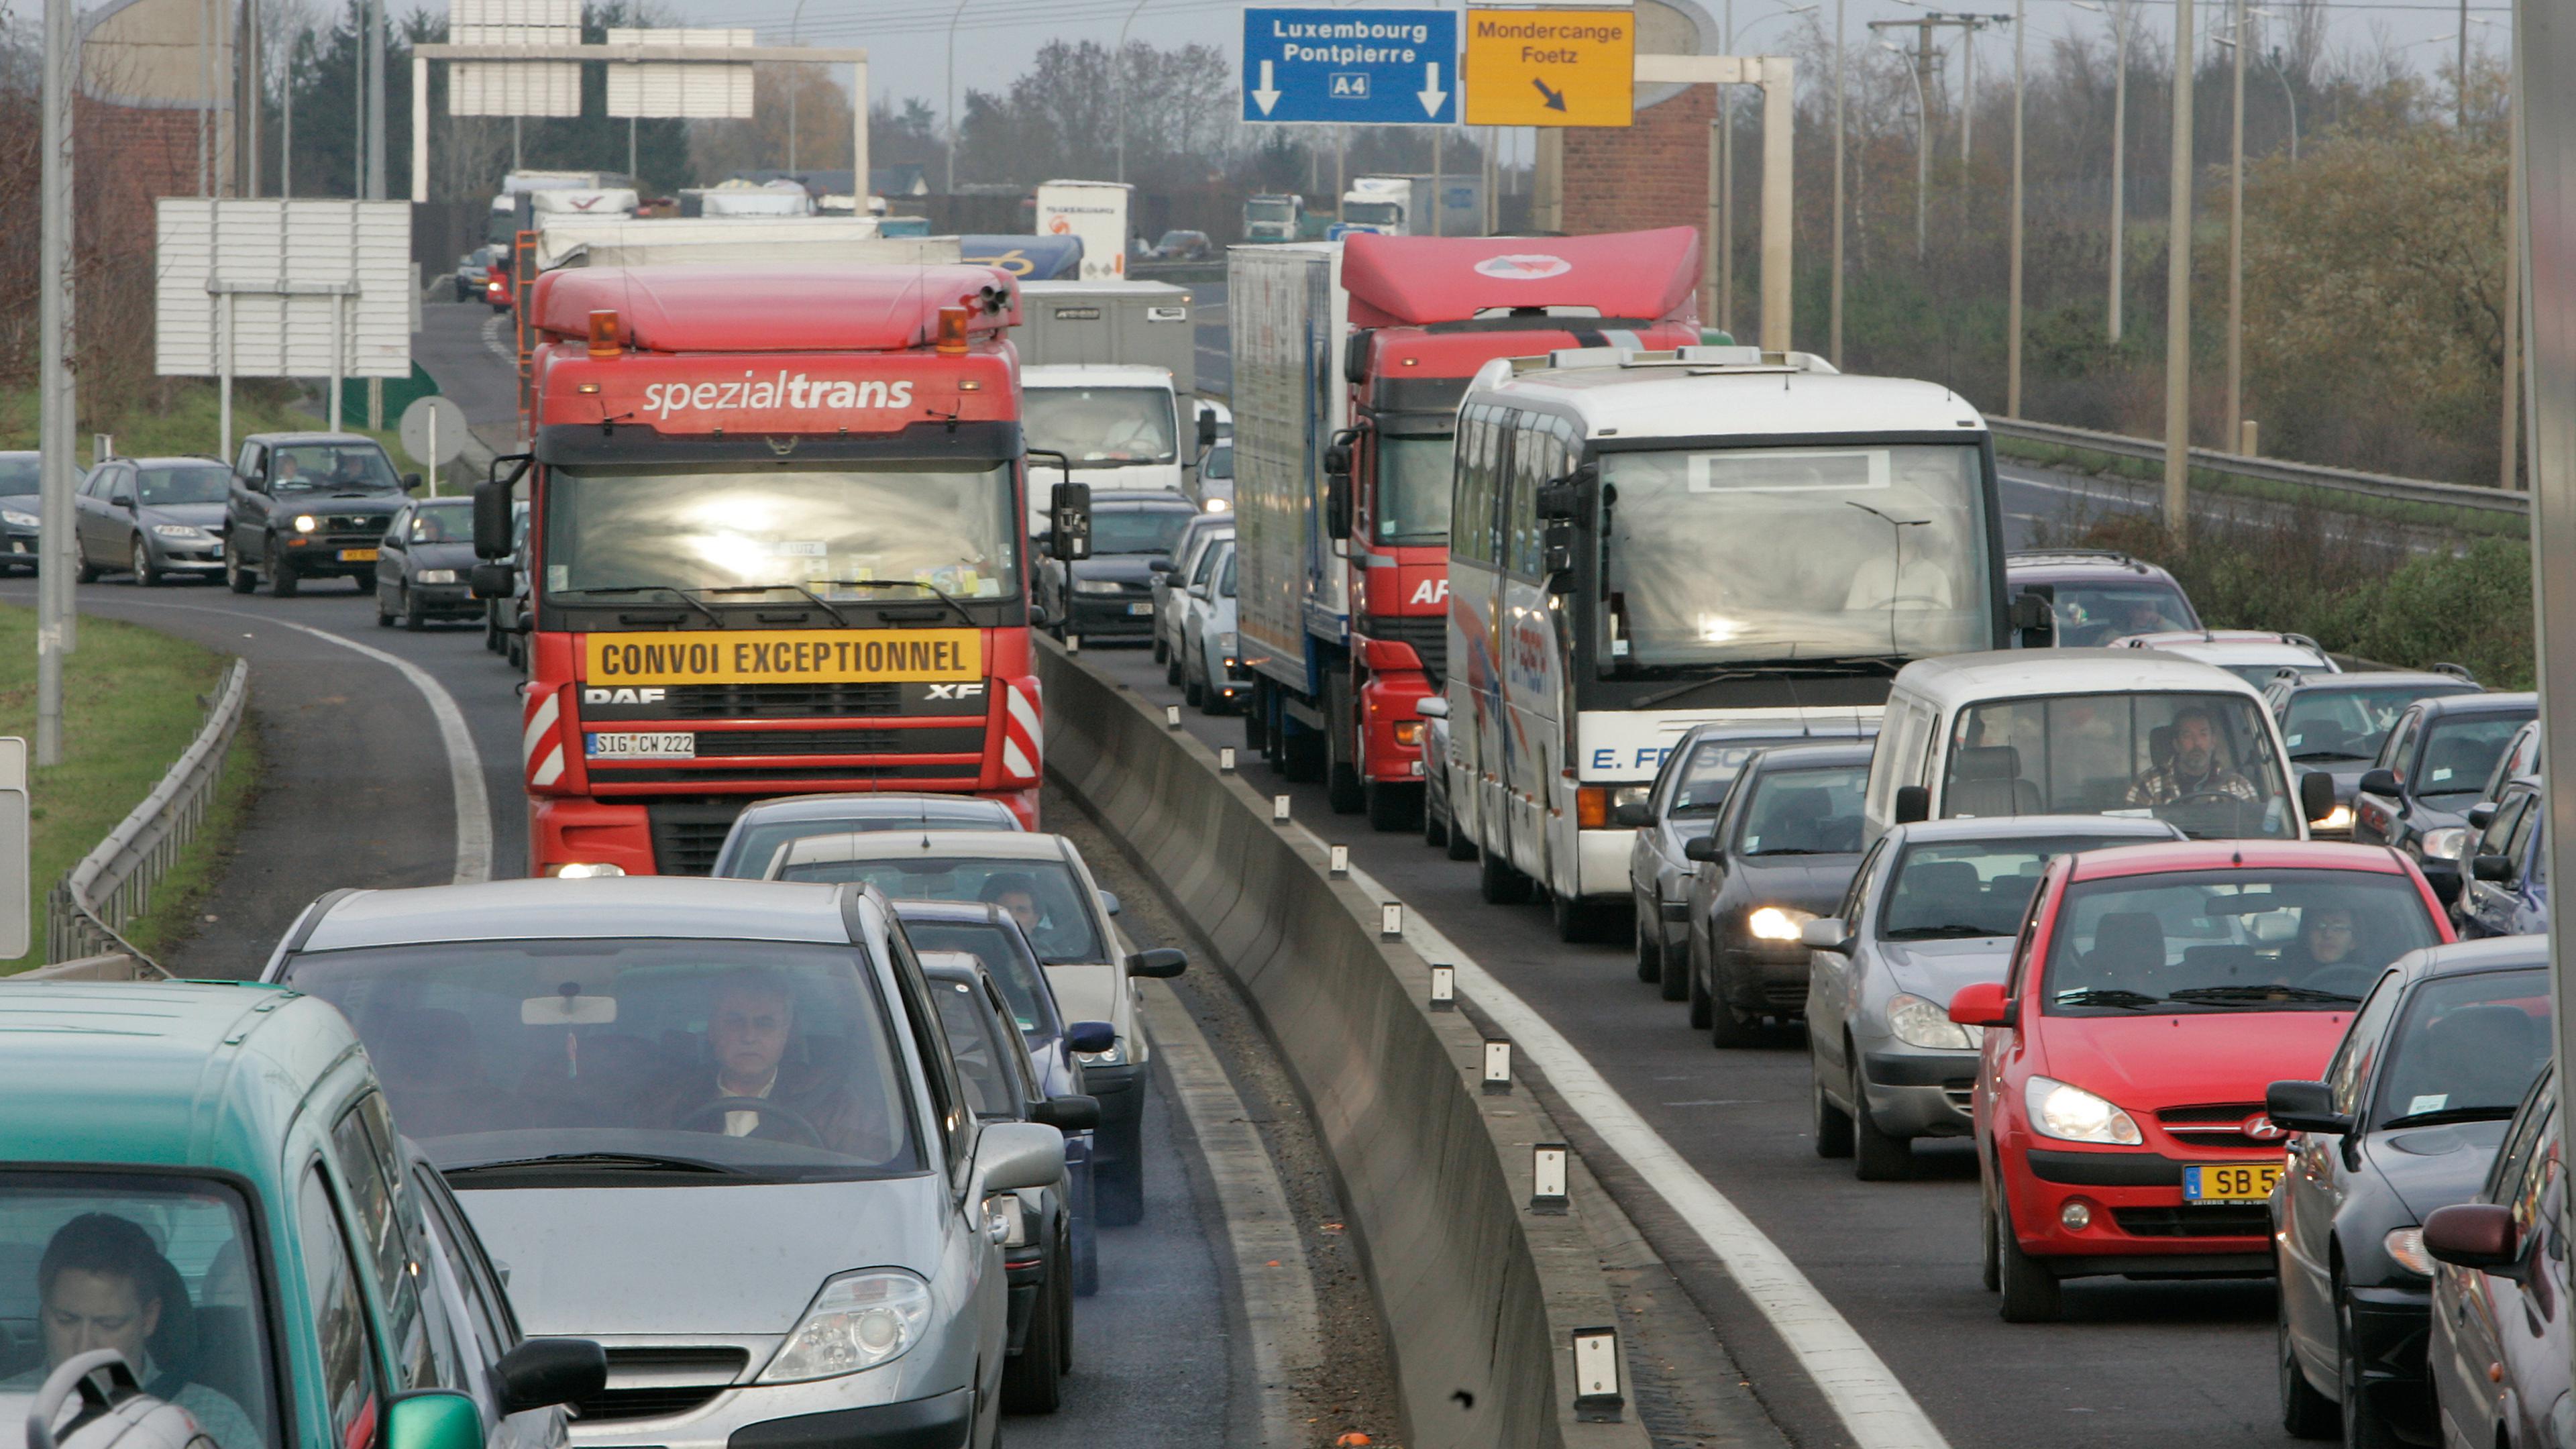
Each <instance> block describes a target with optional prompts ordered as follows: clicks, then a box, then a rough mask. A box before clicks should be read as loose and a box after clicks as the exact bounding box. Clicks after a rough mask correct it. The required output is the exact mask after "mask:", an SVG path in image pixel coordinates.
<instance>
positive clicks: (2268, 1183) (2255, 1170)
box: [2182, 1162, 2281, 1205]
mask: <svg viewBox="0 0 2576 1449" xmlns="http://www.w3.org/2000/svg"><path fill="white" fill-rule="evenodd" d="M2280 1180H2281V1164H2279V1163H2277V1162H2225V1163H2213V1164H2210V1165H2208V1166H2203V1167H2186V1168H2184V1169H2183V1170H2182V1200H2183V1201H2184V1202H2187V1203H2208V1204H2212V1205H2216V1204H2221V1203H2249V1202H2261V1201H2263V1200H2264V1199H2266V1198H2268V1197H2270V1196H2271V1195H2272V1184H2274V1183H2276V1182H2279V1181H2280Z"/></svg>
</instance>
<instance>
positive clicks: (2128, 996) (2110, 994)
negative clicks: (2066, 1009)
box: [2057, 986, 2164, 1011]
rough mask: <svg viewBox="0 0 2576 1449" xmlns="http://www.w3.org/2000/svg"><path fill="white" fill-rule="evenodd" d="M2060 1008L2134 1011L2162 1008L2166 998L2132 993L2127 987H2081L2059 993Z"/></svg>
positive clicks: (2136, 992) (2137, 992)
mask: <svg viewBox="0 0 2576 1449" xmlns="http://www.w3.org/2000/svg"><path fill="white" fill-rule="evenodd" d="M2057 1004H2058V1005H2060V1006H2120V1007H2127V1008H2128V1009H2130V1010H2132V1011H2134V1010H2137V1009H2138V1008H2140V1007H2145V1006H2161V1005H2163V1004H2164V998H2163V997H2161V996H2149V995H2148V994H2146V993H2145V992H2143V991H2131V990H2130V989H2129V988H2127V987H2125V986H2080V987H2077V988H2076V989H2075V990H2073V991H2061V992H2059V993H2057Z"/></svg>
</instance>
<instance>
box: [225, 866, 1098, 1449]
mask: <svg viewBox="0 0 2576 1449" xmlns="http://www.w3.org/2000/svg"><path fill="white" fill-rule="evenodd" d="M262 979H263V980H266V981H270V982H275V983H279V984H283V985H288V986H292V987H294V988H296V989H297V990H300V991H305V992H309V993H311V994H313V995H316V996H319V997H322V998H324V999H326V1000H328V1001H330V1002H331V1003H333V1004H334V1005H336V1006H338V1007H339V1008H340V1010H341V1011H342V1012H343V1013H345V1014H346V1015H347V1016H348V1018H349V1020H350V1021H351V1022H352V1023H353V1024H354V1025H355V1026H356V1027H357V1030H358V1034H359V1037H360V1039H361V1040H363V1041H364V1042H366V1044H367V1046H368V1048H369V1050H370V1052H371V1054H378V1055H379V1056H380V1066H379V1072H380V1074H381V1076H382V1078H383V1081H384V1086H385V1091H386V1093H387V1095H388V1096H389V1097H391V1099H392V1101H393V1105H394V1110H395V1112H396V1114H397V1115H398V1116H399V1118H400V1119H401V1121H402V1123H403V1126H404V1128H405V1130H406V1131H407V1132H408V1133H409V1134H410V1135H411V1136H412V1137H413V1138H415V1139H416V1140H418V1141H419V1142H420V1144H421V1146H422V1148H423V1149H424V1150H425V1151H426V1152H427V1153H428V1154H429V1157H430V1159H431V1161H433V1162H434V1163H436V1164H437V1166H438V1169H439V1171H440V1172H441V1173H442V1174H443V1175H444V1176H445V1177H446V1179H447V1181H448V1183H449V1184H450V1185H451V1186H452V1187H453V1188H454V1189H455V1190H456V1192H457V1195H458V1197H459V1198H460V1200H462V1201H463V1203H464V1204H465V1208H466V1212H467V1215H468V1216H469V1217H471V1218H472V1220H473V1223H474V1226H475V1229H476V1231H477V1232H478V1234H479V1235H480V1236H481V1237H482V1239H483V1241H484V1242H485V1243H486V1244H487V1245H488V1246H489V1247H490V1249H491V1250H492V1254H493V1256H494V1257H495V1258H496V1259H498V1260H499V1261H501V1262H502V1263H504V1264H506V1265H507V1271H508V1272H509V1273H510V1275H511V1276H510V1292H511V1298H512V1300H513V1301H514V1302H515V1303H516V1304H517V1306H518V1308H519V1311H520V1315H521V1317H522V1318H523V1319H525V1320H526V1322H527V1325H528V1328H529V1331H530V1332H532V1333H538V1334H577V1335H580V1336H583V1337H589V1338H596V1339H598V1340H599V1341H600V1342H601V1344H603V1345H604V1346H605V1347H606V1349H607V1354H608V1384H607V1387H606V1389H605V1390H604V1391H603V1392H601V1393H600V1394H599V1395H597V1396H596V1397H595V1398H594V1399H592V1400H589V1401H585V1402H583V1403H582V1404H580V1405H579V1408H580V1417H579V1419H578V1420H577V1421H576V1422H575V1424H574V1427H573V1442H574V1444H575V1445H576V1446H605V1445H632V1444H639V1443H649V1444H654V1445H660V1446H668V1449H786V1446H801V1445H807V1444H812V1443H818V1442H824V1441H827V1440H828V1441H830V1442H836V1443H874V1442H905V1443H911V1442H924V1443H930V1442H935V1443H941V1444H963V1445H971V1446H977V1449H981V1446H985V1445H989V1444H990V1443H991V1442H992V1438H993V1435H994V1433H995V1430H996V1422H997V1416H998V1414H999V1412H1000V1394H999V1387H1000V1382H1001V1377H1002V1370H1003V1364H1004V1357H1005V1348H1006V1338H1005V1333H1006V1302H1005V1291H1006V1290H1005V1275H1004V1268H1003V1260H1002V1247H1001V1241H1002V1238H1003V1237H1004V1236H1005V1233H1004V1232H1003V1231H1001V1229H1002V1228H1004V1227H1006V1226H1007V1223H1006V1219H1005V1217H1004V1216H1003V1215H1002V1214H1001V1213H999V1212H998V1211H997V1205H996V1201H995V1200H996V1198H997V1197H998V1196H999V1195H1002V1194H1006V1193H1012V1192H1016V1191H1018V1190H1020V1189H1023V1188H1031V1187H1041V1186H1045V1185H1047V1184H1050V1183H1053V1182H1055V1181H1057V1180H1059V1179H1060V1177H1061V1176H1062V1174H1063V1170H1064V1141H1063V1137H1062V1134H1060V1133H1059V1132H1058V1131H1057V1130H1056V1129H1055V1128H1053V1127H1049V1126H1044V1125H1042V1124H1038V1123H1032V1122H985V1123H979V1122H978V1121H977V1119H976V1116H975V1114H974V1113H973V1112H972V1111H971V1110H968V1107H967V1097H966V1094H965V1091H964V1088H963V1086H962V1085H961V1083H960V1080H959V1077H958V1074H957V1067H956V1063H955V1061H954V1059H953V1058H952V1057H951V1055H950V1050H949V1047H948V1043H947V1039H946V1036H945V1033H944V1032H943V1031H942V1030H941V1028H940V1025H939V1018H938V1013H937V1008H936V1007H935V1006H934V1005H933V1004H932V1000H931V997H930V993H929V989H928V985H927V983H926V981H925V979H924V976H923V973H922V969H921V964H920V962H919V960H918V959H917V958H916V957H915V956H914V954H913V951H912V948H911V946H910V944H909V943H908V942H907V941H906V940H905V938H904V935H903V932H902V931H901V929H900V928H899V927H897V926H896V925H895V924H894V920H893V915H892V912H891V911H889V910H888V909H887V906H886V903H885V900H884V898H883V897H881V896H879V895H878V894H877V893H876V892H874V891H870V890H867V889H865V888H863V887H857V886H813V885H806V886H797V885H781V884H772V883H766V882H759V881H732V880H705V879H689V878H685V877H670V876H661V877H638V878H633V879H627V878H608V879H598V880H516V881H499V882H493V883H490V884H484V885H459V886H435V887H428V888H424V889H417V890H388V891H336V892H333V893H332V894H330V895H327V896H324V897H323V898H321V899H320V900H318V901H316V902H314V903H313V905H311V906H309V907H307V908H306V910H305V912H304V914H303V915H302V916H301V917H300V918H298V920H297V921H296V923H295V925H294V927H293V928H292V929H291V930H290V931H289V932H288V933H287V936H286V938H285V940H284V941H283V942H282V943H281V944H280V945H279V947H278V949H277V951H276V953H275V955H274V956H273V957H272V958H271V959H270V961H269V963H268V966H267V969H266V970H265V971H264V972H263V973H262Z"/></svg>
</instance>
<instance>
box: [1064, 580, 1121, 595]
mask: <svg viewBox="0 0 2576 1449" xmlns="http://www.w3.org/2000/svg"><path fill="white" fill-rule="evenodd" d="M1125 588H1126V585H1124V584H1121V583H1119V582H1118V581H1117V580H1116V579H1075V580H1074V581H1073V591H1074V592H1075V593H1077V594H1115V593H1120V592H1123V591H1124V590H1125Z"/></svg>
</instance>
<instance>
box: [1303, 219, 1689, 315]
mask: <svg viewBox="0 0 2576 1449" xmlns="http://www.w3.org/2000/svg"><path fill="white" fill-rule="evenodd" d="M1699 265H1700V245H1699V230H1698V229H1697V228H1696V227H1687V226H1669V227H1663V228H1660V229H1658V230H1655V231H1622V232H1606V233H1603V234H1601V235H1598V236H1549V237H1440V236H1379V235H1376V234H1373V233H1368V232H1361V233H1356V234H1354V235H1352V236H1349V237H1347V238H1345V239H1344V240H1343V242H1342V285H1343V287H1345V288H1346V289H1348V290H1349V292H1350V294H1351V325H1352V326H1354V327H1408V326H1425V325H1428V324H1431V323H1435V322H1465V321H1468V320H1470V319H1472V318H1474V317H1477V316H1479V315H1482V314H1493V315H1504V314H1505V313H1506V312H1507V310H1508V309H1510V308H1515V307H1571V306H1580V307H1589V308H1592V309H1595V311H1596V312H1597V313H1598V315H1600V316H1603V317H1626V318H1630V319H1633V320H1637V321H1656V322H1663V321H1674V322H1692V321H1696V320H1697V318H1698V310H1699V308H1698V295H1699Z"/></svg>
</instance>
